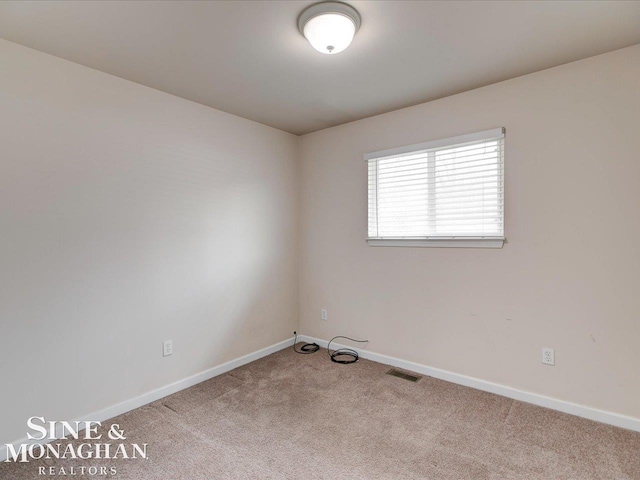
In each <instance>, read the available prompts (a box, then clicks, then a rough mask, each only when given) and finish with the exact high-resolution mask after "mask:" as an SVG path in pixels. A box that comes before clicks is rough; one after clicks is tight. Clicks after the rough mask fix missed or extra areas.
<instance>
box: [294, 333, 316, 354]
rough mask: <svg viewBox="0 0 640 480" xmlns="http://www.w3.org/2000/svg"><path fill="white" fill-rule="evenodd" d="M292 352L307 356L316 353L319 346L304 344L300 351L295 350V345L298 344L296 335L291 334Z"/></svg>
mask: <svg viewBox="0 0 640 480" xmlns="http://www.w3.org/2000/svg"><path fill="white" fill-rule="evenodd" d="M293 336H294V338H293V351H294V352H296V353H302V354H303V355H308V354H310V353H316V352H317V351H318V350H320V345H318V344H317V343H305V344H304V345H302V346H301V347H300V350H298V349H297V348H296V343H298V333H297V332H293Z"/></svg>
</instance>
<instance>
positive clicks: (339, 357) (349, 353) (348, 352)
mask: <svg viewBox="0 0 640 480" xmlns="http://www.w3.org/2000/svg"><path fill="white" fill-rule="evenodd" d="M336 338H346V339H347V340H351V341H352V342H357V343H369V340H356V339H355V338H351V337H345V336H343V335H338V336H336V337H333V338H332V339H331V340H329V344H328V345H327V353H328V354H329V358H331V361H332V362H334V363H341V364H342V365H348V364H350V363H356V362H357V361H358V358H359V355H358V352H356V351H355V350H353V349H352V348H338V349H337V350H334V351H333V352H332V351H331V342H333V341H334V340H335V339H336ZM314 345H315V344H314Z"/></svg>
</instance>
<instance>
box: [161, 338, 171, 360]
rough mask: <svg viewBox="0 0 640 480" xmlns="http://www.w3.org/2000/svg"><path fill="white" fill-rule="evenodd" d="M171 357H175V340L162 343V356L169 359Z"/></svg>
mask: <svg viewBox="0 0 640 480" xmlns="http://www.w3.org/2000/svg"><path fill="white" fill-rule="evenodd" d="M169 355H173V340H165V341H164V342H162V356H163V357H168V356H169Z"/></svg>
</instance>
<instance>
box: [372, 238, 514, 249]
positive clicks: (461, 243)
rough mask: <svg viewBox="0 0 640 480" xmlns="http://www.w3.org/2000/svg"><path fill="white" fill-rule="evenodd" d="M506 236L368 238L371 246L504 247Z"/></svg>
mask: <svg viewBox="0 0 640 480" xmlns="http://www.w3.org/2000/svg"><path fill="white" fill-rule="evenodd" d="M504 241H505V239H504V238H501V237H490V238H483V237H475V238H471V237H469V238H451V237H448V238H368V239H367V243H368V244H369V246H370V247H435V248H502V246H503V245H504Z"/></svg>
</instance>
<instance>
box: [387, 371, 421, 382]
mask: <svg viewBox="0 0 640 480" xmlns="http://www.w3.org/2000/svg"><path fill="white" fill-rule="evenodd" d="M387 375H391V376H392V377H398V378H401V379H403V380H409V381H410V382H414V383H415V382H417V381H418V380H420V379H421V378H422V377H420V376H418V375H411V374H410V373H405V372H401V371H400V370H396V369H395V368H392V369H391V370H389V371H388V372H387Z"/></svg>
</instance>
